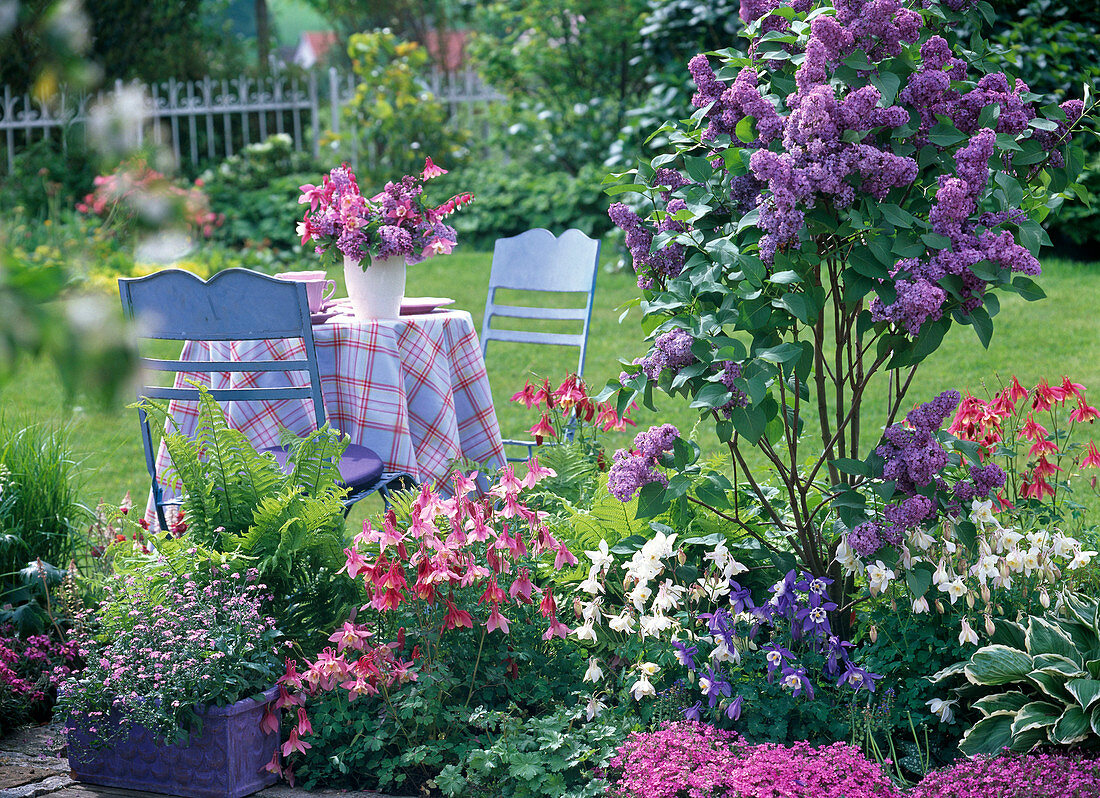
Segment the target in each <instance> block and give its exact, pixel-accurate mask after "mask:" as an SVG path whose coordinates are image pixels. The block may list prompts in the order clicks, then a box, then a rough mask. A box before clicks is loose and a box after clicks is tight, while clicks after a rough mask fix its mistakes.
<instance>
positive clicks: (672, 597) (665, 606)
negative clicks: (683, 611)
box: [653, 579, 687, 613]
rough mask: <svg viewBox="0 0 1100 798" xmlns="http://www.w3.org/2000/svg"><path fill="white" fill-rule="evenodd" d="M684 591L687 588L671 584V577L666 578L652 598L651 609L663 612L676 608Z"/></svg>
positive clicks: (681, 599)
mask: <svg viewBox="0 0 1100 798" xmlns="http://www.w3.org/2000/svg"><path fill="white" fill-rule="evenodd" d="M686 592H687V588H684V587H680V586H679V585H676V584H673V582H672V580H671V579H666V580H665V581H664V582H662V583H661V586H660V587H658V588H657V596H656V597H655V598H654V599H653V609H654V610H655V611H656V612H658V613H665V612H668V611H669V610H671V609H676V608H678V607H679V606H680V602H681V601H683V598H684V593H686Z"/></svg>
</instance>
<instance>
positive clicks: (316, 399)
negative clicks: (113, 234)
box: [118, 269, 412, 529]
mask: <svg viewBox="0 0 1100 798" xmlns="http://www.w3.org/2000/svg"><path fill="white" fill-rule="evenodd" d="M118 288H119V294H120V295H121V297H122V307H123V311H124V312H125V314H126V316H127V317H128V318H130V319H132V320H134V321H136V322H137V330H138V335H139V336H140V337H141V338H143V339H159V340H170V341H262V340H284V339H287V338H299V339H301V340H302V342H303V344H304V346H305V358H304V359H278V360H248V361H202V360H199V361H194V360H163V359H156V358H148V357H142V358H141V360H140V363H141V366H142V368H143V369H149V370H152V371H161V372H175V373H179V372H204V373H268V372H282V373H284V374H287V376H288V380H287V382H288V384H287V385H286V386H281V387H259V388H246V387H240V388H214V389H211V390H210V395H211V396H212V397H213V398H214V399H216V400H218V401H219V402H232V401H268V400H283V399H301V400H307V399H308V400H309V401H310V402H311V403H312V405H313V416H314V421H315V422H316V424H317V427H321V426H323V425H324V424H325V405H324V399H323V398H322V395H321V377H320V374H319V372H318V370H317V351H316V349H315V347H314V342H313V328H312V327H311V325H310V318H309V301H308V299H307V297H306V286H305V284H304V283H297V282H288V281H283V280H276V279H275V278H274V277H268V276H267V275H263V274H260V273H259V272H254V271H250V270H248V269H227V270H225V271H223V272H219V273H218V274H215V275H214V276H213V277H211V278H210V279H209V280H207V281H203V280H202V279H201V278H199V277H196V276H195V275H194V274H191V273H190V272H187V271H183V270H181V269H165V270H163V271H159V272H156V273H154V274H150V275H148V276H146V277H135V278H121V279H119V281H118ZM290 372H298V373H304V374H306V375H308V385H304V386H301V387H295V386H294V385H292V384H290V381H289V373H290ZM138 395H139V396H142V397H148V398H150V399H167V400H180V401H197V400H198V398H199V389H198V388H195V387H193V386H187V387H164V386H160V385H142V386H141V387H140V388H139V390H138ZM138 420H139V421H140V424H141V441H142V446H143V447H144V449H145V464H146V466H147V467H148V469H149V476H150V479H151V480H152V488H153V500H154V502H155V504H156V508H157V518H158V520H159V522H160V525H161V529H167V528H168V525H167V522H166V518H165V515H164V508H165V507H166V506H170V505H172V504H178V503H179V500H178V499H177V500H171V499H170V500H165V498H164V491H163V489H162V488H161V485H160V482H159V480H158V479H157V470H156V452H155V451H154V448H153V436H152V431H151V430H150V428H149V419H148V418H147V416H146V413H145V412H144V411H142V410H140V409H139V410H138ZM266 451H270V452H272V453H273V454H274V455H275V457H276V459H277V460H278V461H279V464H280V466H282V467H283V468H284V469H287V468H289V465H288V464H287V458H286V453H285V451H283V450H282V449H279V448H269V449H267V450H266ZM339 470H340V477H341V480H342V482H343V484H344V487H346V488H348V490H349V493H348V495H347V497H346V498H345V499H344V507H345V514H346V513H347V511H348V510H349V509H350V508H351V506H352V505H353V504H355V503H356V502H357V501H359V500H360V499H362V498H363V497H365V496H367V495H369V494H371V493H373V492H375V491H379V492H380V493H381V494H382V497H383V499H385V500H387V502H388V496H387V493H388V486H389V485H390V484H391V483H392V482H393V481H395V480H399V479H401V480H406V479H407V480H409V481H410V482H411V481H412V480H411V478H410V477H409V476H408V475H407V474H383V468H382V459H381V458H380V457H379V456H378V455H377V454H376V453H375V452H374V451H372V450H371V449H368V448H367V447H365V446H359V445H357V444H349V445H348V447H347V450H346V451H345V453H344V456H343V458H341V460H340V464H339Z"/></svg>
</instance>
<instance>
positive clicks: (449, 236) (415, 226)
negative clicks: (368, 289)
mask: <svg viewBox="0 0 1100 798" xmlns="http://www.w3.org/2000/svg"><path fill="white" fill-rule="evenodd" d="M443 174H446V170H444V169H440V168H439V167H438V166H436V165H435V164H433V163H432V160H431V158H427V159H425V162H424V170H423V172H421V174H419V175H405V176H404V177H402V178H401V179H400V180H399V181H397V182H396V183H392V182H391V183H386V186H385V188H383V189H382V191H381V192H379V193H378V194H377V195H375V196H373V197H371V198H369V199H368V198H366V197H364V196H363V195H362V194H361V193H360V191H359V184H358V182H357V181H356V178H355V173H354V172H352V171H351V169H349V168H348V167H347V165H344V166H338V167H336V168H335V169H333V170H332V171H331V172H329V174H327V175H325V177H324V179H323V181H322V183H321V185H320V186H314V185H304V186H302V187H301V190H302V195H301V197H299V199H298V201H299V202H300V203H303V204H308V205H309V210H307V211H306V213H305V216H304V217H303V218H302V221H301V222H299V225H298V232H299V234H300V235H301V237H302V245H303V246H304V245H305V244H306V242H308V241H314V242H315V243H316V245H317V246H316V250H317V252H318V253H324V252H326V251H328V250H329V248H330V247H335V249H336V250H338V251H339V252H340V253H341V254H342V255H343V256H345V257H347V258H350V259H352V260H363V259H369V258H370V257H371V256H372V255H373V256H377V257H379V258H389V257H399V256H400V257H404V258H405V260H406V262H407V263H409V264H413V263H419V262H420V261H422V260H424V259H425V258H430V257H432V256H433V255H440V254H446V253H449V252H451V250H453V249H454V246H455V242H456V241H457V240H458V238H457V234H456V233H455V230H454V228H453V227H450V226H449V225H446V224H444V223H443V219H444V218H445V217H447V216H448V215H450V214H451V213H453V212H454V211H455V210H457V209H458V208H460V207H462V206H463V205H465V204H466V203H468V202H471V201H473V195H472V194H458V195H455V196H454V197H451V198H450V199H449V200H447V201H446V202H444V203H443V204H442V205H440V206H438V207H436V208H429V207H427V206H426V205H425V204H424V198H423V193H424V181H425V180H430V179H431V178H433V177H438V176H440V175H443Z"/></svg>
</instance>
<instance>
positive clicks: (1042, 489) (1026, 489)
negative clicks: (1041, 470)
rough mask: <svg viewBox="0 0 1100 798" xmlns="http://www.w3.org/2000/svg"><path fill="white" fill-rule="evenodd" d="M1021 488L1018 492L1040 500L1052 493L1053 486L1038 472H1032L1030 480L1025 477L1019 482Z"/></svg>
mask: <svg viewBox="0 0 1100 798" xmlns="http://www.w3.org/2000/svg"><path fill="white" fill-rule="evenodd" d="M1021 488H1022V490H1021V491H1020V492H1021V493H1022V494H1023V495H1024V496H1027V497H1028V498H1031V499H1038V500H1039V501H1042V500H1043V498H1044V497H1046V496H1053V495H1054V488H1052V487H1051V486H1050V484H1049V483H1048V482H1047V481H1046V480H1045V479H1043V477H1042V476H1041V475H1039V474H1033V475H1032V478H1031V480H1030V481H1029V480H1028V479H1027V478H1025V479H1024V481H1023V482H1022V483H1021Z"/></svg>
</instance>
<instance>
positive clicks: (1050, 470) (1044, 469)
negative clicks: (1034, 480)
mask: <svg viewBox="0 0 1100 798" xmlns="http://www.w3.org/2000/svg"><path fill="white" fill-rule="evenodd" d="M1061 470H1062V469H1061V468H1059V467H1058V466H1056V465H1055V464H1054V463H1052V462H1050V461H1049V460H1047V458H1046V455H1042V456H1040V457H1039V462H1038V463H1036V465H1035V470H1034V471H1032V473H1033V474H1034V475H1035V476H1036V477H1040V478H1042V477H1051V476H1054V475H1055V474H1056V473H1057V472H1059V471H1061Z"/></svg>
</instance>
